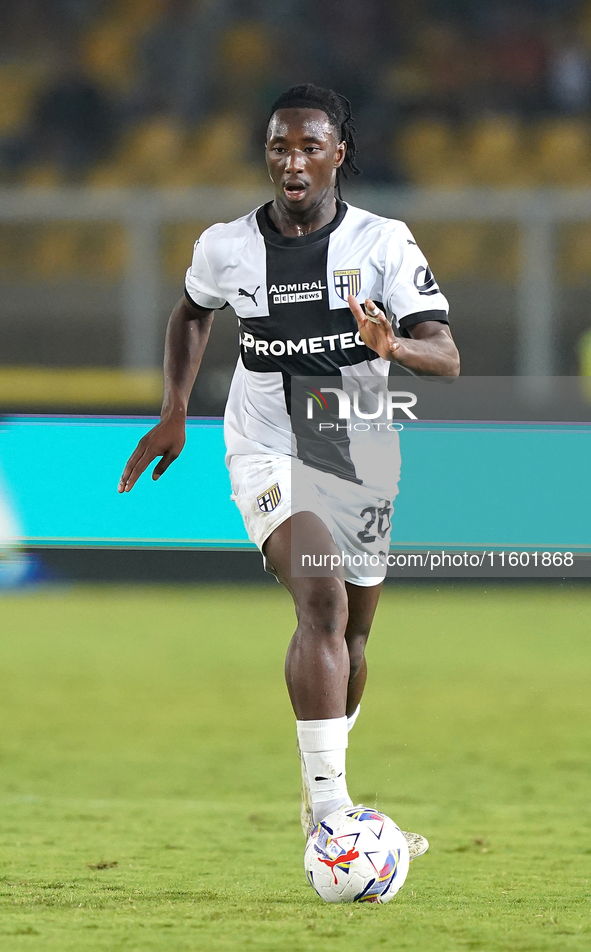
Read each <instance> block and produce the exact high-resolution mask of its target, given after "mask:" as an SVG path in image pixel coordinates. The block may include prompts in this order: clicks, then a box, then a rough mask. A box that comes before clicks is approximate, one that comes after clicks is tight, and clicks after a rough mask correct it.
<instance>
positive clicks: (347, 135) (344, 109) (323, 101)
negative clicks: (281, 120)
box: [269, 83, 361, 198]
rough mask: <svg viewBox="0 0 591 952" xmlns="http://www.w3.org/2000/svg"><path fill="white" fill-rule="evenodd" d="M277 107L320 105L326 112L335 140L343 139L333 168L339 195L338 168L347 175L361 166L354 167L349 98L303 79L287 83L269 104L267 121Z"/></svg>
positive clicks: (353, 144) (311, 107)
mask: <svg viewBox="0 0 591 952" xmlns="http://www.w3.org/2000/svg"><path fill="white" fill-rule="evenodd" d="M278 109H320V110H321V111H322V112H324V113H326V115H327V116H328V118H329V120H330V123H331V125H332V126H333V128H334V130H335V132H336V134H337V138H338V140H339V142H345V144H346V146H347V151H346V153H345V161H344V162H343V164H342V165H341V166H340V168H338V169H337V177H336V190H337V195H338V196H339V198H341V197H342V196H341V172H342V173H343V175H344V177H345V178H347V171H346V170H348V171H349V172H352V173H353V175H360V174H361V169H360V168H358V167H357V163H356V161H355V158H356V155H357V143H356V142H355V126H354V125H353V117H352V115H351V103H350V102H349V100H348V99H347V98H346V97H345V96H341V95H340V94H339V93H335V92H334V91H333V90H332V89H323V88H322V87H321V86H314V85H313V84H312V83H305V84H303V85H302V86H291V87H290V88H289V89H288V90H286V92H284V93H282V94H281V96H279V98H278V99H276V100H275V102H274V103H273V105H272V106H271V115H270V116H269V121H271V117H272V116H273V114H274V113H276V112H277V110H278Z"/></svg>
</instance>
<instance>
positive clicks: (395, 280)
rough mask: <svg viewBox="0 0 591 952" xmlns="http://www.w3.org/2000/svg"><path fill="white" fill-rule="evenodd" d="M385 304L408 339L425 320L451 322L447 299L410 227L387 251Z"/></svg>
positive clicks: (395, 236)
mask: <svg viewBox="0 0 591 952" xmlns="http://www.w3.org/2000/svg"><path fill="white" fill-rule="evenodd" d="M384 304H385V305H386V308H387V310H388V311H389V313H390V314H391V315H392V316H393V317H394V319H395V321H396V326H397V327H398V328H399V329H400V330H401V332H402V333H403V335H404V336H409V335H408V329H409V328H410V327H412V326H413V325H414V324H420V323H421V322H422V321H442V322H443V323H445V324H448V323H449V319H448V313H449V305H448V303H447V299H446V298H445V297H444V295H443V294H442V293H441V291H440V290H439V286H438V284H437V282H436V280H435V278H434V277H433V273H432V271H431V268H430V267H429V264H428V262H427V259H426V258H425V256H424V255H423V253H422V251H421V250H420V248H419V247H418V245H417V243H416V241H415V240H414V238H413V236H412V234H411V232H410V230H409V229H408V228H407V227H406V225H401V226H400V228H398V229H397V231H396V232H395V233H394V234H393V235H392V236H391V238H390V240H389V243H388V247H387V249H386V260H385V267H384ZM405 332H406V333H405Z"/></svg>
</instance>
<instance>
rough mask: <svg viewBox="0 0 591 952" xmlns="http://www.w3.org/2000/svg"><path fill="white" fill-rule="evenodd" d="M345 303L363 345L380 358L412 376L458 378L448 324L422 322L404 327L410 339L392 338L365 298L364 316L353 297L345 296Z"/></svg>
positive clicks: (385, 322)
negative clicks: (414, 374)
mask: <svg viewBox="0 0 591 952" xmlns="http://www.w3.org/2000/svg"><path fill="white" fill-rule="evenodd" d="M348 303H349V307H350V308H351V311H352V313H353V315H354V317H355V319H356V321H357V326H358V328H359V335H360V337H361V339H362V341H363V343H364V344H366V345H367V347H369V348H370V349H371V350H374V351H375V352H376V354H379V355H380V357H383V358H384V359H385V360H392V361H396V363H397V364H400V365H401V366H402V367H406V368H407V369H408V370H411V371H413V373H416V374H428V375H436V376H440V377H457V376H458V374H459V372H460V355H459V353H458V348H457V347H456V345H455V343H454V339H453V337H452V336H451V331H450V329H449V325H448V324H444V323H443V322H441V321H422V322H420V323H419V324H414V325H412V326H411V327H409V328H408V332H409V333H410V335H411V337H410V338H408V337H396V335H395V334H394V331H393V329H392V325H391V324H390V321H389V320H388V318H387V317H386V315H385V314H384V312H383V311H380V310H379V309H378V308H377V307H376V306H375V304H374V302H373V301H370V299H369V298H368V299H367V300H366V301H365V313H364V312H363V309H362V307H361V305H360V304H359V302H358V301H357V299H356V298H354V297H353V295H349V298H348ZM368 315H371V316H368Z"/></svg>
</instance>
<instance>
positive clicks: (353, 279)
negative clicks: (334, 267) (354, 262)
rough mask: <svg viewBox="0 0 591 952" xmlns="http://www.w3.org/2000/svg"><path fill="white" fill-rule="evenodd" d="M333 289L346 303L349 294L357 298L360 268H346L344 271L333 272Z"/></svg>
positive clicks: (359, 287)
mask: <svg viewBox="0 0 591 952" xmlns="http://www.w3.org/2000/svg"><path fill="white" fill-rule="evenodd" d="M333 275H334V289H335V291H336V292H337V294H338V296H339V297H340V298H342V299H343V301H346V300H347V298H348V296H349V295H350V294H352V295H353V297H357V295H358V294H359V291H360V290H361V268H347V269H346V270H345V271H333Z"/></svg>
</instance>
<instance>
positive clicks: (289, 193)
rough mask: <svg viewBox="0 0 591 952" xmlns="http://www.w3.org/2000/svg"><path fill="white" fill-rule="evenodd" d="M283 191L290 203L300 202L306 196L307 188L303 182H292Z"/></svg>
mask: <svg viewBox="0 0 591 952" xmlns="http://www.w3.org/2000/svg"><path fill="white" fill-rule="evenodd" d="M283 191H284V193H285V195H286V197H287V198H288V199H289V200H290V202H299V201H300V199H302V198H303V197H304V195H305V194H306V186H305V185H302V184H301V182H290V183H288V184H287V185H284V186H283Z"/></svg>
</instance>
